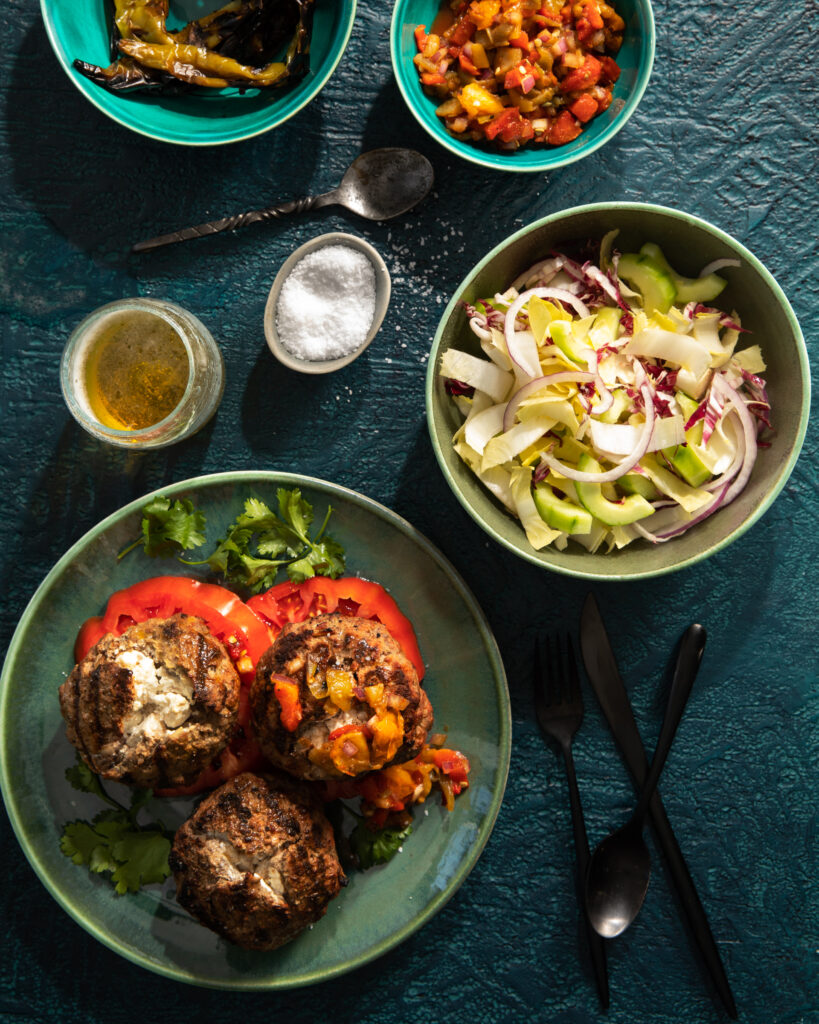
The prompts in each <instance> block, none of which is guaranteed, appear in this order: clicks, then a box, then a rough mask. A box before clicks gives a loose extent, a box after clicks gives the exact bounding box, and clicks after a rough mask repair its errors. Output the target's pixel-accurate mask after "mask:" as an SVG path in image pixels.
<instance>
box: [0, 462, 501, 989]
mask: <svg viewBox="0 0 819 1024" xmlns="http://www.w3.org/2000/svg"><path fill="white" fill-rule="evenodd" d="M254 481H260V482H263V483H267V484H274V485H276V484H278V485H279V486H288V485H289V486H299V487H302V488H304V489H306V490H310V489H312V490H315V491H320V492H323V493H325V494H327V495H332V494H337V495H339V494H340V495H343V496H344V497H345V498H346V499H348V500H350V501H352V502H353V503H354V504H357V505H359V506H360V507H362V508H364V509H366V510H367V511H369V512H371V513H373V514H375V515H377V516H379V517H380V518H382V519H385V520H387V521H388V522H390V523H392V525H393V526H395V527H396V528H397V529H399V530H400V531H401V532H402V533H404V534H405V535H406V536H407V537H409V539H411V540H412V541H413V542H414V543H415V544H417V545H418V546H419V547H421V548H422V549H423V550H424V551H425V552H426V554H427V555H429V556H430V557H431V558H432V559H433V561H434V562H436V564H437V565H438V567H439V568H440V569H441V570H442V571H443V572H444V573H445V574H446V575H447V577H448V578H449V579H450V581H451V583H452V584H453V585H454V586H455V588H456V590H457V591H458V592H459V594H460V597H461V599H462V600H463V601H464V603H465V605H466V608H467V610H468V611H469V613H470V615H471V616H472V618H473V620H474V622H475V624H476V627H477V628H478V631H479V633H480V635H481V638H482V641H483V644H484V650H485V651H486V655H487V657H488V659H489V662H490V667H491V670H492V675H493V678H494V681H495V696H496V701H497V709H498V725H499V731H500V736H499V740H498V772H497V781H496V784H495V786H494V789H493V791H492V800H491V803H490V805H489V807H488V809H487V811H486V814H485V815H484V818H483V821H482V823H481V825H480V827H479V828H478V829H477V832H476V838H475V841H474V842H473V843H472V844H471V845H470V847H469V850H468V854H467V856H466V857H465V858H464V859H463V861H462V862H461V864H459V866H458V870H457V871H456V872H455V873H454V874H453V876H452V878H451V879H450V880H449V882H448V884H447V886H446V888H445V889H444V890H443V891H442V892H440V893H438V895H437V896H436V897H435V898H434V899H432V900H430V901H429V902H428V903H427V905H426V906H425V907H424V909H423V911H422V912H421V913H420V914H419V915H418V917H416V918H413V919H412V920H411V921H409V922H408V923H407V924H406V925H404V927H403V928H401V929H399V930H398V931H397V932H395V933H392V934H390V935H389V936H388V937H387V938H385V939H383V940H382V941H381V942H380V943H378V944H377V945H375V946H373V947H370V948H368V949H367V950H366V951H364V952H362V953H361V954H359V955H358V956H357V957H355V958H354V959H352V960H347V961H344V962H343V963H339V964H336V965H335V966H332V967H326V968H317V969H314V970H311V971H306V972H304V973H303V974H301V975H299V976H290V977H288V978H285V979H279V978H275V977H273V978H271V977H266V978H237V979H231V980H226V979H212V978H207V977H204V976H199V975H196V974H195V973H193V972H192V971H190V970H188V969H185V968H181V967H179V966H178V965H173V964H170V963H168V964H164V963H156V962H154V961H153V960H152V959H150V958H149V957H147V956H145V955H144V954H141V953H139V952H138V951H135V950H130V949H127V948H124V947H123V946H122V945H121V944H120V943H119V942H118V941H115V940H113V939H112V938H111V936H110V935H109V934H108V933H107V932H105V931H104V930H102V929H100V928H99V927H97V926H96V925H92V924H91V923H90V922H89V921H88V920H86V919H85V918H84V917H83V915H82V913H81V912H80V911H79V910H78V909H77V908H76V907H75V906H74V904H73V902H72V901H71V900H70V899H69V898H68V897H66V896H64V894H63V891H62V889H61V888H60V887H59V886H57V885H56V884H55V882H54V880H53V879H52V878H51V877H49V873H48V871H47V869H46V868H45V866H44V865H42V864H41V862H40V861H39V859H38V858H37V857H36V855H35V851H34V850H33V849H31V848H30V845H29V842H28V839H27V836H26V830H25V828H24V826H23V822H22V821H21V819H20V816H19V815H18V813H17V809H16V806H15V802H14V800H13V794H12V788H11V786H10V783H9V775H8V770H7V751H6V741H5V736H6V720H7V704H8V700H9V696H8V691H9V687H8V686H7V681H8V678H9V677H10V675H11V673H12V671H13V669H14V667H15V662H16V658H17V654H18V651H19V648H20V646H21V644H22V641H23V636H24V634H25V633H26V631H27V629H28V626H29V623H30V621H31V620H32V619H33V618H35V617H36V613H37V611H38V610H39V607H40V605H41V604H42V602H43V601H44V599H45V597H46V596H47V595H48V593H49V591H50V590H51V588H52V587H53V586H54V584H55V583H56V582H57V580H58V579H59V578H60V577H61V575H62V573H63V572H64V571H65V570H66V569H67V568H68V566H69V565H70V564H71V563H72V561H73V560H74V559H75V558H76V557H77V555H78V554H79V553H80V552H81V551H82V550H83V549H84V548H86V547H87V546H88V545H89V544H91V543H92V542H93V541H94V540H95V539H96V538H97V537H98V536H100V535H102V534H104V533H105V531H106V530H107V529H109V528H110V527H111V526H112V525H113V524H114V523H115V522H118V521H119V520H120V519H122V518H124V517H126V516H127V515H129V514H133V513H134V512H138V511H139V510H140V509H141V508H142V507H143V506H144V504H145V503H146V501H149V500H150V499H151V498H152V497H154V496H156V495H159V494H163V495H166V496H173V495H175V494H178V493H180V492H183V491H190V490H192V489H195V488H197V487H203V486H208V487H218V486H229V485H232V484H233V485H236V484H252V483H253V482H254ZM511 733H512V709H511V701H510V697H509V688H508V681H507V677H506V670H505V668H504V665H503V660H502V658H501V655H500V650H499V648H498V645H497V641H496V640H495V637H494V634H493V632H492V630H491V628H490V626H489V622H488V620H487V618H486V615H485V613H484V612H483V610H482V608H481V607H480V605H479V604H478V602H477V600H476V599H475V597H474V595H473V594H472V592H471V591H470V589H469V587H468V586H467V585H466V583H465V581H464V580H463V578H462V577H461V575H460V573H459V572H458V570H457V569H456V568H455V567H454V566H453V565H452V563H451V562H450V561H449V559H447V558H446V556H445V555H444V554H443V553H442V552H441V551H440V550H439V549H438V548H437V547H436V546H435V545H434V544H432V542H431V541H430V540H428V539H427V538H426V537H425V536H424V534H422V533H421V532H420V531H419V530H417V529H416V527H414V526H413V525H412V524H411V523H410V522H409V521H408V520H406V519H404V518H403V516H400V515H398V513H396V512H393V511H392V509H390V508H388V507H387V506H386V505H382V504H381V503H380V502H378V501H375V500H374V499H372V498H369V497H367V496H366V495H364V494H362V493H361V492H360V491H355V490H352V489H351V488H348V487H345V486H344V485H342V484H336V483H333V482H331V481H328V480H323V479H321V478H318V477H312V476H306V475H303V474H298V473H292V472H284V471H281V472H280V471H277V470H247V471H245V470H230V471H225V472H221V473H209V474H204V475H201V476H197V477H191V478H188V479H186V480H181V481H178V482H176V483H171V484H168V485H167V486H164V487H160V488H157V489H155V490H152V491H150V492H148V493H147V494H145V495H143V496H141V497H139V498H135V499H134V500H132V501H130V502H128V503H127V504H125V505H123V506H121V507H120V508H119V509H116V510H114V511H113V512H111V513H110V514H109V515H107V516H105V517H104V518H103V519H101V520H100V521H99V522H98V523H96V524H95V525H94V526H92V527H91V528H90V529H89V530H87V531H86V532H85V533H84V534H83V535H82V536H81V537H79V538H78V539H77V540H76V541H75V542H74V543H73V544H72V545H71V546H70V547H69V548H68V550H67V551H66V552H64V554H63V555H62V556H61V557H60V558H59V559H58V560H57V562H56V563H55V564H54V566H53V567H52V568H51V570H50V571H49V572H48V573H47V574H46V576H45V577H44V578H43V580H42V581H41V583H40V584H39V585H38V587H37V588H36V590H35V591H34V593H33V594H32V596H31V598H30V599H29V601H28V604H27V605H26V607H25V609H24V610H23V613H22V615H21V616H20V620H19V622H18V623H17V626H16V628H15V630H14V633H13V635H12V638H11V641H10V643H9V646H8V650H7V652H6V656H5V659H4V662H3V668H2V672H0V794H2V797H3V802H4V805H5V809H6V813H7V814H8V817H9V821H10V823H11V826H12V829H13V831H14V834H15V837H16V839H17V842H18V843H19V845H20V848H21V850H22V852H23V853H24V855H25V857H26V859H27V860H28V862H29V864H30V865H31V867H32V869H33V870H34V873H35V874H36V876H37V878H38V879H39V881H40V882H41V883H42V884H43V885H44V886H45V888H46V890H47V891H48V892H49V894H50V895H51V896H52V897H53V898H54V900H55V901H56V902H57V904H58V905H59V906H60V907H61V908H62V909H63V910H64V911H65V912H66V913H67V914H68V915H69V916H70V917H71V918H72V919H73V920H74V921H75V922H76V923H77V924H78V925H80V927H81V928H83V930H84V931H86V932H87V933H88V934H89V935H91V936H92V937H93V938H95V939H96V940H97V941H99V942H101V943H102V944H103V945H104V946H106V947H107V948H108V949H110V950H111V951H112V952H114V953H116V954H118V955H119V956H121V957H123V958H124V959H126V960H128V961H129V962H131V963H133V964H135V965H137V966H139V967H143V968H145V969H146V970H149V971H151V973H154V974H157V975H160V976H162V977H166V978H169V979H171V980H174V981H179V982H183V983H187V984H191V985H195V986H198V987H202V988H210V989H220V990H225V991H230V990H232V991H238V990H244V991H273V990H277V989H278V990H283V989H289V988H296V987H301V986H306V985H311V984H315V983H318V982H322V981H327V980H329V979H331V978H335V977H338V976H339V975H342V974H346V973H349V972H350V971H353V970H355V969H357V968H359V967H361V966H363V965H364V964H367V963H369V962H371V961H372V960H375V959H377V958H378V957H380V956H383V955H384V954H385V953H387V952H389V951H390V950H391V949H394V948H395V947H396V946H398V945H400V943H402V942H403V941H405V940H406V939H407V938H409V937H410V936H411V935H412V934H413V933H414V932H416V931H418V930H419V929H420V928H421V927H422V926H423V925H424V924H426V923H427V922H428V921H429V920H430V919H431V918H432V917H434V916H435V914H436V913H438V911H439V910H441V909H442V908H443V907H444V906H445V904H446V903H447V902H448V901H449V900H450V899H451V897H452V896H454V894H455V893H456V892H457V890H458V889H459V888H460V887H461V885H462V884H463V882H464V881H465V880H466V878H467V877H468V875H469V873H470V872H471V871H472V869H473V868H474V866H475V864H476V863H477V862H478V860H479V858H480V856H481V854H482V852H483V850H484V847H485V846H486V843H487V842H488V840H489V836H490V835H491V834H492V831H493V829H494V826H495V822H496V820H497V817H498V813H499V811H500V807H501V804H502V802H503V796H504V792H505V789H506V783H507V780H508V776H509V766H510V761H511Z"/></svg>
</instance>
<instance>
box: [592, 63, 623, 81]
mask: <svg viewBox="0 0 819 1024" xmlns="http://www.w3.org/2000/svg"><path fill="white" fill-rule="evenodd" d="M597 59H598V60H599V61H600V66H601V67H602V69H603V73H602V74H601V75H600V81H601V83H602V84H603V85H608V84H612V85H614V83H615V82H616V81H617V79H618V78H619V77H620V68H619V67H618V65H617V62H616V61H614V60H612V58H611V57H609V56H603V57H598V58H597Z"/></svg>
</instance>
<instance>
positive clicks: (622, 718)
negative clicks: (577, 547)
mask: <svg viewBox="0 0 819 1024" xmlns="http://www.w3.org/2000/svg"><path fill="white" fill-rule="evenodd" d="M580 648H581V651H582V654H583V663H584V665H585V666H586V674H587V675H588V677H589V680H590V682H591V684H592V688H593V689H594V692H595V695H596V696H597V699H598V701H599V703H600V707H601V708H602V709H603V714H604V715H605V717H606V720H607V721H608V723H609V727H610V729H611V731H612V734H613V736H614V739H615V741H616V743H617V745H618V747H619V748H620V752H621V753H622V755H623V759H624V760H625V762H626V766H627V768H628V770H629V772H630V773H631V776H632V779H633V780H634V782H635V784H636V786H637V788H638V790H639V789H641V788H642V786H643V783H644V781H645V778H646V775H647V774H648V767H649V764H648V758H647V757H646V752H645V748H644V747H643V742H642V740H641V739H640V733H639V730H638V729H637V723H636V721H635V720H634V713H633V712H632V710H631V703H630V702H629V699H628V693H627V692H626V688H625V685H624V683H623V680H622V678H621V676H620V673H619V671H618V670H617V662H616V660H615V657H614V652H613V651H612V648H611V643H610V641H609V638H608V634H607V633H606V627H605V625H604V624H603V619H602V617H601V615H600V609H599V608H598V606H597V601H596V600H595V598H594V595H593V594H589V596H588V597H587V598H586V602H585V604H584V606H583V612H582V614H581V617H580ZM649 814H650V817H651V822H652V825H653V826H654V830H655V832H656V835H657V840H658V842H659V844H660V848H661V849H662V851H663V854H664V855H665V858H666V861H667V863H668V867H669V871H670V873H671V878H672V881H673V882H674V885H675V887H676V889H677V894H678V895H679V898H680V902H681V904H682V907H683V910H684V912H685V916H686V918H687V920H688V924H689V926H690V928H691V931H692V933H693V935H694V939H695V941H696V943H697V945H698V946H699V948H700V952H701V953H702V956H703V959H704V960H705V964H706V967H707V968H708V972H709V974H710V975H711V979H712V981H713V982H714V986H715V987H716V990H717V992H718V993H719V996H720V998H721V1000H722V1002H723V1005H724V1007H725V1010H726V1011H727V1013H728V1015H729V1016H730V1017H731V1018H732V1019H733V1020H736V1018H737V1008H736V1003H735V1002H734V997H733V995H732V993H731V986H730V985H729V983H728V977H727V975H726V973H725V968H724V966H723V963H722V958H721V957H720V955H719V949H718V947H717V944H716V942H715V940H714V936H713V934H712V932H711V927H710V925H709V924H708V918H707V916H706V914H705V909H704V907H703V905H702V903H701V902H700V898H699V896H698V895H697V890H696V887H695V885H694V880H693V879H692V878H691V872H690V871H689V870H688V865H687V864H686V862H685V858H684V857H683V854H682V850H681V849H680V846H679V843H678V842H677V839H676V837H675V835H674V832H673V830H672V828H671V823H670V822H669V820H668V816H667V814H666V812H665V808H664V807H663V803H662V800H661V799H660V795H659V793H655V794H654V796H653V797H652V800H651V803H650V804H649Z"/></svg>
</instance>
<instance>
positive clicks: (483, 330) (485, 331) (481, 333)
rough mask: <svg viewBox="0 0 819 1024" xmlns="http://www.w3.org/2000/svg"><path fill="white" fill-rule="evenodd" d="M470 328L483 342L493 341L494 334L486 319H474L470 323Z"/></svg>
mask: <svg viewBox="0 0 819 1024" xmlns="http://www.w3.org/2000/svg"><path fill="white" fill-rule="evenodd" d="M469 326H470V328H471V329H472V333H473V334H476V335H477V336H478V337H479V338H480V339H481V341H491V340H492V332H491V331H490V330H489V328H488V327H487V325H486V319H485V318H484V317H479V316H476V317H473V318H472V319H471V320H470V321H469Z"/></svg>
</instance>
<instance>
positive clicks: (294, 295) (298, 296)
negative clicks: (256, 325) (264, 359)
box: [276, 245, 375, 361]
mask: <svg viewBox="0 0 819 1024" xmlns="http://www.w3.org/2000/svg"><path fill="white" fill-rule="evenodd" d="M374 314H375V269H374V268H373V265H372V263H371V262H370V260H369V259H368V258H367V257H366V256H365V255H364V253H363V252H359V251H358V250H357V249H353V248H352V247H351V246H349V245H325V246H322V248H320V249H315V250H314V251H313V252H310V253H308V254H307V255H306V256H304V257H303V258H302V259H300V260H299V261H298V263H297V264H296V265H295V267H293V269H292V271H291V272H290V273H289V274H288V275H287V277H286V279H285V282H284V284H283V285H282V290H281V291H280V292H279V301H278V305H277V306H276V331H277V332H278V335H279V340H280V341H281V343H282V345H283V346H284V348H286V349H287V351H288V352H289V353H290V354H291V355H293V356H296V358H297V359H306V360H313V361H317V360H324V359H338V358H340V357H341V356H346V355H349V354H350V353H351V352H354V351H355V350H356V349H357V348H358V347H359V346H361V345H363V344H364V341H365V340H366V338H367V334H368V333H369V330H370V327H371V325H372V322H373V316H374Z"/></svg>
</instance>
